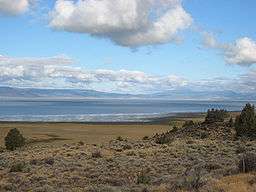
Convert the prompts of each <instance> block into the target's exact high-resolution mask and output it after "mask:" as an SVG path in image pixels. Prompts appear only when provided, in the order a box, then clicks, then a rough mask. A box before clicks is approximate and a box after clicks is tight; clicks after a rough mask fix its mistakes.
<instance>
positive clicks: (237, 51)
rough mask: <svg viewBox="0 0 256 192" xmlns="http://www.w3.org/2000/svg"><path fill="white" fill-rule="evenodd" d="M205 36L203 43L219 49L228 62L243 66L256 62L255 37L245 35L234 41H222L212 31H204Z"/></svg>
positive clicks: (208, 46)
mask: <svg viewBox="0 0 256 192" xmlns="http://www.w3.org/2000/svg"><path fill="white" fill-rule="evenodd" d="M203 37H204V38H203V45H204V46H205V47H207V48H213V49H217V50H219V51H220V52H221V54H222V55H223V56H224V59H225V61H226V62H227V63H228V64H236V65H241V66H250V65H253V64H256V41H254V40H253V39H251V38H249V37H243V38H240V39H237V40H236V41H235V42H234V43H220V42H218V41H217V39H216V38H215V37H214V35H212V34H210V33H204V34H203Z"/></svg>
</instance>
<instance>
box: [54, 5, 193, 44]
mask: <svg viewBox="0 0 256 192" xmlns="http://www.w3.org/2000/svg"><path fill="white" fill-rule="evenodd" d="M50 15H51V21H50V26H51V27H52V28H54V29H56V30H64V31H68V32H77V33H85V34H89V35H92V36H95V37H100V38H107V39H110V40H111V41H113V42H114V43H116V44H118V45H121V46H126V47H132V48H134V47H139V46H145V45H156V44H163V43H167V42H175V41H178V40H179V39H180V38H179V37H178V33H179V32H180V31H182V30H184V29H186V28H188V27H189V26H190V25H191V24H192V17H191V16H190V15H189V14H188V13H187V12H186V11H185V10H184V8H183V7H182V4H181V0H100V1H99V0H86V1H85V0H78V1H74V0H71V1H70V0H57V1H56V4H55V8H54V10H53V11H52V12H51V13H50Z"/></svg>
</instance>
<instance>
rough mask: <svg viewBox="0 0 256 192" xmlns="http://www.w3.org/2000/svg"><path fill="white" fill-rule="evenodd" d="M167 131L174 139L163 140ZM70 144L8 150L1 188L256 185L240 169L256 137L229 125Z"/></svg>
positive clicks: (245, 188)
mask: <svg viewBox="0 0 256 192" xmlns="http://www.w3.org/2000/svg"><path fill="white" fill-rule="evenodd" d="M131 126H132V125H131ZM163 135H165V136H166V137H168V142H166V143H165V144H157V143H156V139H157V138H158V137H161V136H163ZM49 136H50V135H49ZM67 143H69V144H63V145H61V146H59V145H54V141H53V142H50V143H44V142H43V141H40V142H37V141H36V140H34V141H33V142H32V143H30V144H28V145H27V146H26V147H25V148H22V149H20V150H16V151H14V152H9V151H6V150H4V149H3V150H2V152H1V153H0V154H1V156H0V162H1V163H0V190H1V191H21V192H23V191H24V192H25V191H40V192H41V191H44V192H51V191H52V192H53V191H68V192H69V191H74V192H77V191H86V192H87V191H88V192H101V191H106V192H170V191H173V192H175V191H177V192H181V191H183V192H191V191H200V192H209V191H222V192H231V191H232V192H253V191H255V188H256V176H255V174H254V173H247V174H241V170H240V168H239V161H240V159H241V157H243V155H244V154H245V153H253V154H255V153H256V141H255V140H249V139H236V138H235V132H234V130H233V128H232V127H229V126H227V124H226V123H213V124H208V125H207V124H195V125H193V126H185V127H182V128H179V129H173V130H170V131H167V132H166V133H164V134H156V135H152V136H151V137H145V138H144V139H131V138H127V139H126V138H122V137H118V138H117V139H116V138H113V139H111V140H109V142H105V143H100V142H99V143H97V144H90V143H86V141H83V140H82V141H80V142H75V143H72V142H71V143H70V141H67Z"/></svg>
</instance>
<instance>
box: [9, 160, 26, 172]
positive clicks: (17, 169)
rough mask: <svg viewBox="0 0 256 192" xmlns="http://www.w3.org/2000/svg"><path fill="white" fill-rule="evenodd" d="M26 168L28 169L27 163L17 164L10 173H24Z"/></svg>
mask: <svg viewBox="0 0 256 192" xmlns="http://www.w3.org/2000/svg"><path fill="white" fill-rule="evenodd" d="M25 168H26V164H25V162H16V163H14V164H13V165H12V166H11V168H10V172H24V171H25Z"/></svg>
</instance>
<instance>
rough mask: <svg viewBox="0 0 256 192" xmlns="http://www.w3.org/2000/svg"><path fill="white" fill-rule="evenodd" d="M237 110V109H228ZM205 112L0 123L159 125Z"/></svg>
mask: <svg viewBox="0 0 256 192" xmlns="http://www.w3.org/2000/svg"><path fill="white" fill-rule="evenodd" d="M230 112H238V111H230ZM205 114H206V113H205V112H186V113H183V112H182V113H173V114H167V115H164V116H162V117H152V118H145V121H136V120H135V121H102V122H100V121H98V122H97V121H91V122H83V121H0V123H1V124H71V123H72V124H83V125H156V124H157V125H159V124H160V125H161V124H166V123H167V121H170V120H175V119H177V118H178V119H180V118H199V117H203V116H204V115H205Z"/></svg>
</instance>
